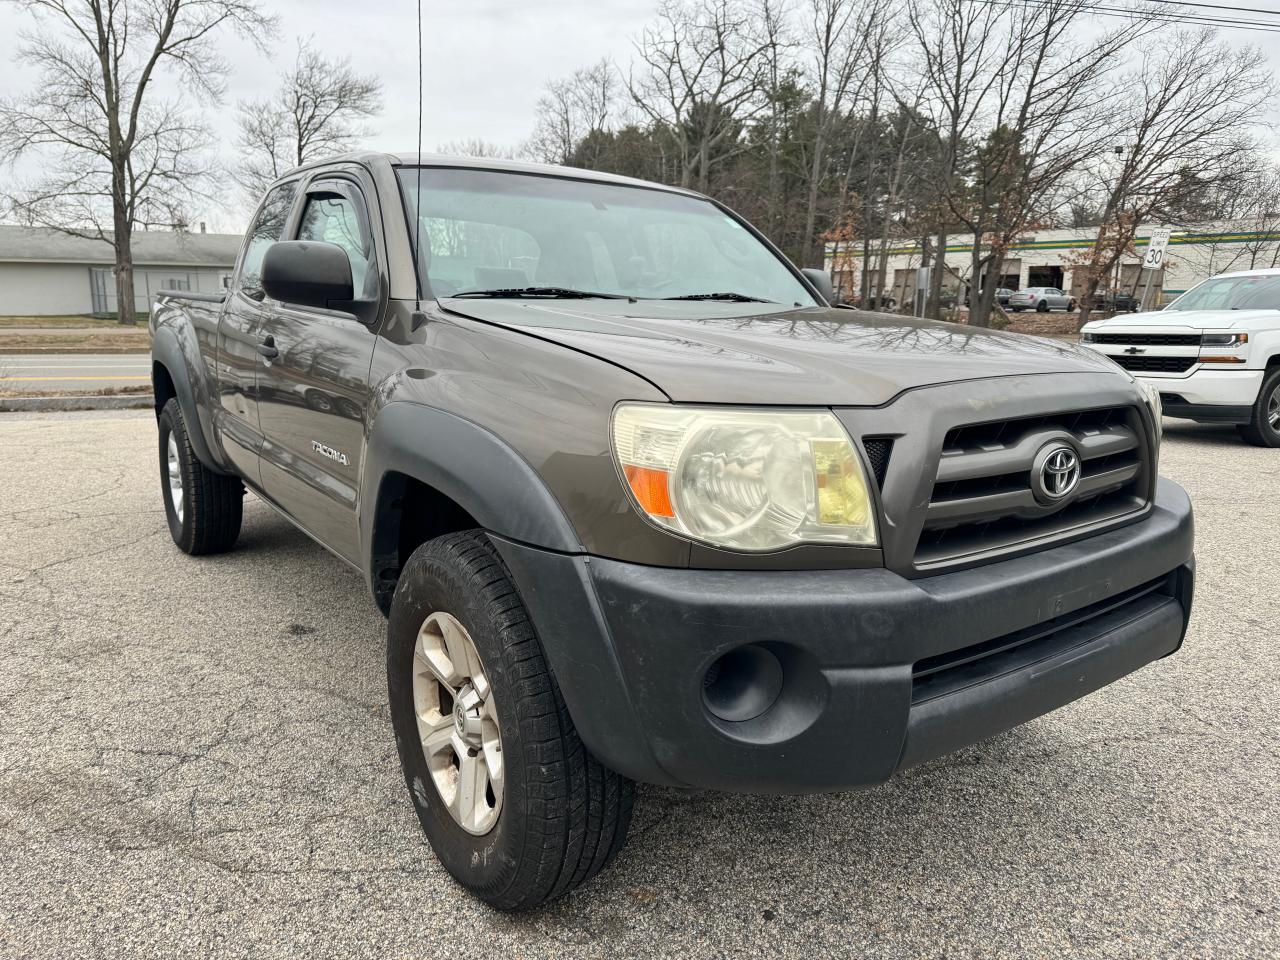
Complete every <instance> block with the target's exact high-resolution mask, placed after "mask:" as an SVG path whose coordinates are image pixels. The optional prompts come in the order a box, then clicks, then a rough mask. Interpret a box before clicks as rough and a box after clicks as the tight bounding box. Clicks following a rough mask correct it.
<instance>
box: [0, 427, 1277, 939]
mask: <svg viewBox="0 0 1280 960" xmlns="http://www.w3.org/2000/svg"><path fill="white" fill-rule="evenodd" d="M157 470H158V467H157V464H156V452H155V432H154V425H153V422H152V419H151V417H150V415H149V414H148V413H145V412H143V413H134V414H130V413H99V414H61V415H26V414H10V415H6V416H0V657H2V658H3V668H2V669H0V955H3V956H6V957H71V956H75V957H106V956H152V955H154V956H165V957H174V956H193V957H195V956H199V957H207V956H211V955H249V954H253V955H257V956H264V955H290V956H382V957H393V956H394V957H400V956H422V957H442V956H452V957H473V956H480V955H482V954H483V955H486V956H490V957H512V958H523V957H541V956H557V957H565V956H584V957H659V956H679V957H682V958H685V957H731V956H732V957H739V956H740V957H757V956H774V955H779V956H781V955H791V956H797V957H799V956H804V957H809V956H870V957H919V956H943V955H945V956H948V957H962V956H975V957H976V956H982V957H987V956H1008V957H1029V956H1059V955H1063V954H1068V953H1071V954H1078V955H1081V956H1119V957H1152V956H1197V957H1208V956H1221V957H1264V956H1276V955H1277V954H1278V953H1280V871H1278V869H1277V864H1280V743H1278V738H1277V734H1278V733H1280V696H1278V692H1280V668H1278V667H1277V664H1278V663H1280V657H1277V647H1278V646H1280V591H1277V589H1276V584H1277V582H1280V497H1277V496H1276V490H1277V489H1280V451H1268V450H1258V449H1255V448H1251V447H1246V446H1244V445H1242V444H1240V443H1238V442H1237V441H1236V439H1235V436H1234V434H1233V433H1231V432H1230V431H1229V430H1222V429H1217V428H1202V427H1194V426H1172V425H1170V427H1169V429H1168V436H1167V439H1166V442H1165V448H1164V455H1163V470H1164V472H1165V473H1167V474H1168V475H1170V476H1172V477H1174V478H1175V479H1177V480H1179V481H1181V482H1182V483H1184V484H1185V485H1186V486H1187V487H1188V488H1189V490H1190V491H1191V493H1192V497H1193V499H1194V501H1195V503H1196V508H1197V511H1198V518H1197V521H1198V522H1197V527H1198V537H1199V590H1198V606H1197V610H1196V614H1195V617H1194V619H1193V622H1192V627H1191V632H1190V635H1189V636H1188V638H1187V642H1186V646H1185V647H1184V649H1183V650H1182V651H1181V652H1180V653H1179V654H1177V655H1176V656H1174V657H1172V658H1170V659H1168V660H1165V661H1162V662H1160V663H1157V664H1154V665H1152V666H1150V667H1148V668H1146V669H1144V670H1142V671H1140V672H1139V673H1138V674H1136V675H1134V676H1132V677H1130V678H1128V679H1126V680H1123V681H1121V682H1120V683H1117V684H1115V685H1113V686H1112V687H1110V688H1108V689H1106V690H1104V691H1101V692H1099V693H1097V694H1095V695H1093V696H1091V697H1088V698H1086V699H1084V700H1082V701H1080V702H1078V703H1076V704H1073V705H1071V706H1069V707H1067V708H1065V709H1063V710H1061V711H1059V712H1057V713H1055V714H1053V715H1051V716H1049V717H1046V718H1043V719H1041V720H1038V721H1035V722H1033V723H1031V724H1029V725H1027V726H1025V727H1023V728H1021V729H1019V730H1016V731H1014V732H1012V733H1009V734H1006V735H1004V736H1001V737H998V738H996V739H993V740H991V741H988V742H986V743H983V744H981V745H979V746H977V747H975V748H972V749H968V750H965V751H963V752H962V753H959V754H956V755H954V756H952V757H949V758H945V759H943V760H941V761H938V762H935V763H932V764H930V765H928V766H925V767H922V768H919V769H916V770H913V771H910V772H908V773H906V774H904V775H902V776H899V777H897V778H896V779H895V780H894V781H892V782H891V783H889V784H887V785H885V786H883V787H880V788H878V789H874V790H870V791H867V792H862V793H849V794H843V795H832V796H816V797H792V798H767V797H750V796H728V795H719V794H712V793H700V794H683V793H679V792H675V791H671V790H663V789H656V788H641V790H640V791H639V798H638V806H637V812H636V819H635V822H634V825H633V829H632V836H631V841H630V843H629V845H628V846H627V848H626V849H625V850H624V851H623V853H622V855H621V857H620V858H619V859H618V861H617V863H616V864H615V865H614V867H613V868H612V869H610V870H609V871H608V872H606V873H605V874H603V875H602V876H600V877H599V878H598V879H597V880H596V881H595V882H594V883H593V884H591V885H590V886H588V887H587V888H586V889H584V890H582V891H580V892H579V893H577V894H575V895H573V896H571V897H569V898H568V899H566V900H563V901H561V902H559V903H558V904H556V905H554V906H552V907H550V908H548V909H546V910H543V911H540V912H535V913H530V914H526V915H521V916H516V917H506V916H501V915H497V914H494V913H492V912H490V911H488V910H487V909H486V908H484V907H482V906H479V905H478V904H477V903H476V902H474V901H472V900H471V899H469V898H468V897H467V896H466V895H465V894H463V893H462V892H461V891H460V890H459V889H458V888H457V887H455V886H454V885H453V884H452V883H451V881H450V880H449V878H448V877H447V876H446V875H445V874H444V873H443V871H442V870H441V869H440V868H439V867H438V866H437V865H436V864H435V861H434V860H433V858H432V856H431V853H430V850H429V848H427V847H426V846H425V845H424V842H423V840H422V839H421V835H420V833H419V830H418V826H417V822H416V818H415V816H414V813H413V809H412V807H411V806H410V803H409V801H408V798H407V796H406V792H405V789H404V786H403V782H402V781H401V779H400V773H399V770H398V766H397V761H396V754H395V747H394V745H393V743H392V738H391V731H390V726H389V723H388V720H387V711H386V706H385V703H384V696H385V689H384V674H383V642H384V640H383V631H384V624H383V621H382V619H381V618H380V616H379V615H378V614H377V613H376V612H375V611H374V609H373V607H372V604H371V603H370V601H369V600H368V598H367V596H366V594H365V588H364V586H363V584H362V582H361V581H360V578H359V577H358V576H357V575H356V574H355V573H353V572H351V571H350V570H349V569H347V568H346V567H345V566H343V565H342V564H341V563H340V562H339V561H337V560H335V559H334V558H332V557H331V556H329V555H328V554H327V553H325V552H324V551H323V550H321V549H320V548H318V547H316V546H315V545H314V544H313V543H312V542H311V541H310V540H308V539H307V538H306V537H305V536H303V535H302V534H300V533H297V532H295V531H294V530H293V529H292V528H290V527H289V526H288V525H287V524H286V523H285V522H284V521H282V520H280V519H279V518H278V517H277V516H276V515H275V514H274V513H272V512H271V511H269V510H268V509H267V508H266V507H265V506H264V505H263V504H261V503H257V502H250V503H248V504H247V505H246V522H245V528H244V533H243V534H242V536H241V540H240V544H239V546H238V548H237V549H236V550H235V551H234V552H233V553H230V554H228V555H225V556H220V557H212V558H206V559H199V560H197V559H192V558H188V557H185V556H183V555H182V554H180V553H179V552H178V550H177V549H176V548H175V547H174V546H173V545H172V543H171V542H170V540H169V537H168V533H167V532H166V529H165V525H164V518H163V513H162V511H161V506H160V497H159V490H158V477H157ZM850 736H857V731H850Z"/></svg>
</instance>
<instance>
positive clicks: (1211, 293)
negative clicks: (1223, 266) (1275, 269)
mask: <svg viewBox="0 0 1280 960" xmlns="http://www.w3.org/2000/svg"><path fill="white" fill-rule="evenodd" d="M1165 309H1167V310H1280V276H1260V277H1258V276H1255V277H1214V278H1213V279H1210V280H1206V281H1205V282H1204V283H1202V284H1200V285H1199V286H1195V287H1192V288H1191V289H1190V290H1188V291H1187V292H1186V293H1184V294H1183V295H1182V296H1180V297H1179V298H1178V299H1177V300H1175V301H1173V303H1171V304H1169V306H1168V307H1166V308H1165Z"/></svg>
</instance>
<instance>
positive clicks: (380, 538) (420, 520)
mask: <svg viewBox="0 0 1280 960" xmlns="http://www.w3.org/2000/svg"><path fill="white" fill-rule="evenodd" d="M479 526H480V524H478V523H476V521H475V518H474V517H472V516H471V514H469V513H468V512H467V511H466V510H464V509H463V508H462V506H461V505H460V504H459V503H457V502H456V501H455V500H453V499H452V498H451V497H448V496H446V495H445V494H443V493H441V492H440V491H439V490H437V489H435V487H432V486H429V485H428V484H425V483H423V482H422V481H421V480H417V479H415V478H413V477H411V476H408V475H407V474H403V473H396V472H391V473H388V474H387V475H386V476H385V477H383V478H382V485H381V487H380V488H379V489H378V502H377V506H376V508H375V510H374V519H373V590H374V596H375V598H376V599H377V603H378V606H379V607H380V608H381V609H382V612H383V613H386V612H388V611H389V610H390V609H391V596H392V594H394V593H395V589H396V583H397V582H398V581H399V579H400V571H401V570H402V569H404V565H405V563H407V562H408V560H409V557H410V556H411V555H412V553H413V551H414V550H416V549H418V547H419V546H421V545H422V544H424V543H426V542H427V541H428V540H433V539H435V538H436V537H440V536H443V535H444V534H446V533H456V532H457V531H459V530H472V529H475V528H476V527H479Z"/></svg>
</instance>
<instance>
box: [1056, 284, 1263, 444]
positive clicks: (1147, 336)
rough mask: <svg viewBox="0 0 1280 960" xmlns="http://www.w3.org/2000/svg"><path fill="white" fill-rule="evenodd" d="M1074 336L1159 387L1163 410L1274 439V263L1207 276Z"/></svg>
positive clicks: (1255, 438)
mask: <svg viewBox="0 0 1280 960" xmlns="http://www.w3.org/2000/svg"><path fill="white" fill-rule="evenodd" d="M1080 339H1081V342H1082V343H1084V344H1085V345H1086V346H1089V347H1092V348H1093V349H1094V350H1097V351H1098V352H1100V353H1105V354H1106V355H1107V356H1108V357H1110V358H1111V359H1112V360H1114V361H1115V362H1116V363H1118V364H1120V366H1122V367H1124V368H1125V369H1126V370H1128V371H1129V372H1130V373H1131V374H1133V376H1135V377H1136V378H1138V379H1139V380H1141V381H1142V382H1143V383H1147V384H1151V385H1152V386H1154V387H1155V388H1156V389H1157V390H1159V391H1160V399H1161V401H1162V403H1163V405H1164V413H1165V415H1166V416H1170V417H1183V418H1185V419H1188V420H1197V421H1199V422H1201V423H1233V424H1235V425H1236V430H1238V431H1239V433H1240V436H1241V437H1243V438H1244V439H1245V440H1247V441H1248V442H1249V443H1253V444H1256V445H1258V446H1263V447H1280V269H1270V270H1249V271H1243V272H1240V273H1224V274H1220V275H1218V276H1216V277H1211V278H1209V279H1208V280H1206V281H1204V282H1203V283H1201V284H1199V285H1197V286H1195V287H1192V288H1191V289H1190V290H1188V291H1187V292H1186V293H1184V294H1183V295H1182V296H1180V297H1178V299H1177V300H1174V301H1173V302H1172V303H1171V304H1169V305H1168V306H1167V307H1165V308H1164V309H1163V310H1159V311H1152V312H1149V313H1133V314H1127V315H1125V316H1117V317H1112V318H1110V319H1108V320H1094V321H1092V322H1090V323H1087V324H1085V325H1084V329H1083V330H1082V331H1081V336H1080Z"/></svg>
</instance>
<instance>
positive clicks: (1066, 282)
mask: <svg viewBox="0 0 1280 960" xmlns="http://www.w3.org/2000/svg"><path fill="white" fill-rule="evenodd" d="M1155 226H1156V225H1155V224H1146V225H1144V226H1142V227H1141V228H1140V229H1139V230H1138V236H1137V242H1136V244H1135V247H1136V250H1137V253H1136V254H1135V255H1133V256H1126V257H1124V258H1122V261H1121V264H1120V267H1119V269H1118V270H1117V271H1116V274H1115V276H1113V277H1111V278H1110V282H1109V283H1104V284H1103V287H1104V288H1110V289H1113V290H1115V291H1116V292H1119V293H1130V294H1135V295H1138V296H1140V295H1141V294H1142V292H1143V290H1144V289H1145V288H1147V286H1148V281H1149V283H1150V293H1149V295H1148V298H1147V300H1146V303H1147V305H1148V306H1158V305H1159V304H1160V303H1161V302H1166V303H1167V302H1168V301H1169V300H1170V299H1172V298H1173V297H1175V296H1177V295H1178V294H1180V293H1182V292H1183V291H1184V290H1188V289H1190V288H1191V287H1193V286H1195V285H1196V284H1197V283H1199V282H1200V281H1201V280H1204V279H1206V278H1208V277H1211V276H1213V275H1214V274H1216V273H1226V272H1229V271H1232V270H1248V269H1251V268H1254V267H1275V266H1280V223H1274V222H1273V223H1269V224H1266V225H1265V226H1264V225H1259V224H1257V223H1255V222H1242V221H1236V222H1224V223H1215V224H1204V225H1202V226H1199V227H1196V228H1190V229H1186V230H1177V229H1175V230H1174V231H1173V237H1172V239H1170V241H1169V246H1168V249H1167V251H1166V254H1165V267H1164V269H1163V270H1162V271H1160V272H1158V273H1153V275H1152V276H1151V277H1149V278H1148V277H1144V276H1142V275H1141V271H1140V269H1139V265H1140V261H1141V254H1142V252H1143V250H1144V248H1145V247H1146V242H1147V238H1148V236H1149V235H1150V232H1151V230H1152V229H1153V228H1154V227H1155ZM1096 238H1097V228H1079V229H1070V230H1035V231H1029V232H1028V233H1027V234H1026V235H1025V236H1023V237H1020V238H1019V239H1018V241H1017V242H1016V243H1015V244H1013V246H1012V248H1011V249H1010V250H1009V253H1008V256H1007V257H1006V258H1005V261H1004V264H1003V268H1002V270H1001V271H1000V273H1001V284H1000V285H1001V286H1004V287H1009V288H1010V289H1014V290H1017V289H1021V288H1024V287H1057V288H1058V289H1060V290H1064V291H1067V292H1070V293H1073V294H1076V295H1079V293H1080V290H1081V288H1082V287H1083V280H1082V276H1081V274H1082V271H1081V269H1080V266H1079V264H1080V263H1081V261H1082V260H1083V259H1084V258H1085V256H1086V255H1087V253H1088V251H1089V248H1090V247H1092V246H1093V243H1094V241H1095V239H1096ZM972 251H973V237H972V236H965V237H955V238H953V239H952V240H951V242H950V243H948V245H947V252H946V263H947V267H948V270H947V275H946V277H945V280H944V286H945V288H946V289H947V290H948V291H949V292H951V293H953V294H954V293H956V292H958V291H959V290H960V288H961V287H962V286H966V287H967V285H968V284H969V281H970V277H969V273H970V271H971V268H972V263H971V261H970V257H971V255H972ZM886 254H887V264H886V266H887V269H886V272H885V287H886V291H885V292H886V293H888V294H889V295H890V296H892V297H894V298H895V299H896V300H897V302H898V303H899V304H906V303H910V302H911V300H912V298H913V296H914V294H915V278H916V269H917V268H918V267H919V266H920V245H919V243H918V242H912V241H905V242H904V241H891V242H890V246H889V248H888V249H887V250H886ZM871 263H872V268H871V276H872V280H871V284H870V285H871V288H872V290H873V291H874V290H875V288H876V286H877V284H876V279H875V278H876V275H877V271H878V269H879V266H880V253H879V249H878V243H873V244H872V257H871ZM833 268H834V272H832V270H833ZM827 270H828V272H829V273H831V274H832V277H833V278H834V280H835V282H836V284H837V286H838V288H839V290H840V293H841V294H842V295H843V296H844V297H846V298H847V299H850V300H852V299H855V298H857V297H858V296H860V294H861V283H862V247H861V244H855V245H852V247H851V248H846V246H845V245H844V244H841V245H840V246H839V249H838V250H837V249H836V245H835V244H832V243H828V244H827Z"/></svg>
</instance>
